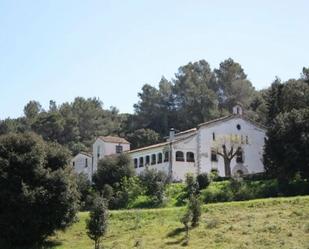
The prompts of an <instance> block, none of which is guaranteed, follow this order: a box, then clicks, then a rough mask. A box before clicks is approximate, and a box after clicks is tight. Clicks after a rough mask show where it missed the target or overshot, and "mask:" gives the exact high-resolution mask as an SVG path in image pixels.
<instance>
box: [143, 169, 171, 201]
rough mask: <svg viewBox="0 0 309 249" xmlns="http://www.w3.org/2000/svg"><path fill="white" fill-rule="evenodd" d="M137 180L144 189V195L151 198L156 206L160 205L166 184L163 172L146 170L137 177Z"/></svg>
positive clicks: (166, 180) (165, 176)
mask: <svg viewBox="0 0 309 249" xmlns="http://www.w3.org/2000/svg"><path fill="white" fill-rule="evenodd" d="M139 179H140V181H141V184H142V186H143V187H144V189H145V194H146V195H148V196H150V197H152V200H153V202H154V204H155V205H156V206H158V205H161V204H162V203H163V200H164V191H165V188H166V185H167V183H168V179H167V175H166V174H165V172H163V171H157V170H155V169H146V170H144V171H143V172H142V173H141V174H140V175H139Z"/></svg>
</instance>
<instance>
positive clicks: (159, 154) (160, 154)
mask: <svg viewBox="0 0 309 249" xmlns="http://www.w3.org/2000/svg"><path fill="white" fill-rule="evenodd" d="M157 163H158V164H159V163H162V153H158V162H157Z"/></svg>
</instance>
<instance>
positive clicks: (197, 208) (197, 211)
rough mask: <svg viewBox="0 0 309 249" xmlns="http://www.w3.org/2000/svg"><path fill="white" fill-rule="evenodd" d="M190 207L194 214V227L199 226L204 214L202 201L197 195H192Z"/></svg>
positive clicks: (192, 221)
mask: <svg viewBox="0 0 309 249" xmlns="http://www.w3.org/2000/svg"><path fill="white" fill-rule="evenodd" d="M188 208H189V210H190V212H191V214H192V220H191V224H192V227H196V226H198V224H199V220H200V217H201V215H202V210H201V203H200V201H199V199H198V197H197V196H191V197H190V199H189V205H188Z"/></svg>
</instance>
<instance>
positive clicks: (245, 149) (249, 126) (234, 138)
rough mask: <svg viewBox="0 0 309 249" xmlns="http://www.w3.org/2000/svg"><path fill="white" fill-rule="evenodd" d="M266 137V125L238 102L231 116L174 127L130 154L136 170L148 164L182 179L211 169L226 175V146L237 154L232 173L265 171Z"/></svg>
mask: <svg viewBox="0 0 309 249" xmlns="http://www.w3.org/2000/svg"><path fill="white" fill-rule="evenodd" d="M264 139H265V128H264V127H262V126H261V125H259V124H257V123H255V122H253V121H251V120H250V119H248V118H246V117H245V116H244V114H243V109H242V106H241V105H236V106H235V107H234V108H233V114H232V115H229V116H226V117H222V118H219V119H216V120H212V121H209V122H206V123H202V124H200V125H198V127H197V128H193V129H190V130H187V131H183V132H180V133H177V134H175V132H174V130H171V132H170V136H169V138H168V139H167V141H166V142H164V143H159V144H155V145H151V146H148V147H144V148H139V149H136V150H131V151H130V152H129V155H130V156H131V157H132V160H133V163H134V167H135V170H136V172H137V173H140V172H142V171H143V170H145V168H146V167H148V168H153V169H157V170H162V171H165V172H166V173H167V174H169V175H170V176H171V177H172V179H173V180H175V181H178V180H179V181H182V180H184V179H185V175H186V174H187V173H193V174H199V173H203V172H206V173H209V172H210V171H211V170H212V169H217V170H218V173H219V175H220V176H226V175H227V172H226V168H225V164H224V159H223V157H222V156H221V155H220V154H222V153H223V152H222V151H221V150H222V145H225V148H226V152H227V154H228V152H230V153H233V154H234V153H235V156H234V157H233V159H232V160H231V161H230V168H231V174H232V175H236V174H252V173H258V172H263V171H264V166H263V163H262V154H263V147H264ZM231 148H233V151H232V150H231ZM236 152H237V153H236Z"/></svg>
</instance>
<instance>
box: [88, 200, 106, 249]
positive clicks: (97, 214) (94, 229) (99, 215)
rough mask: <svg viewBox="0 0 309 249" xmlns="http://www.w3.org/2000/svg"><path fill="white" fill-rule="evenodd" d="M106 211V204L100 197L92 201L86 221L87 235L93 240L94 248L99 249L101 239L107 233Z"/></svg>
mask: <svg viewBox="0 0 309 249" xmlns="http://www.w3.org/2000/svg"><path fill="white" fill-rule="evenodd" d="M107 221H108V209H107V203H106V201H105V200H104V199H102V198H101V197H97V198H96V199H95V200H94V205H93V208H92V210H91V211H90V214H89V219H88V220H87V221H86V224H87V225H86V228H87V235H88V237H89V238H90V239H92V240H94V248H95V249H100V242H101V237H102V236H104V235H105V233H106V231H107Z"/></svg>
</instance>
